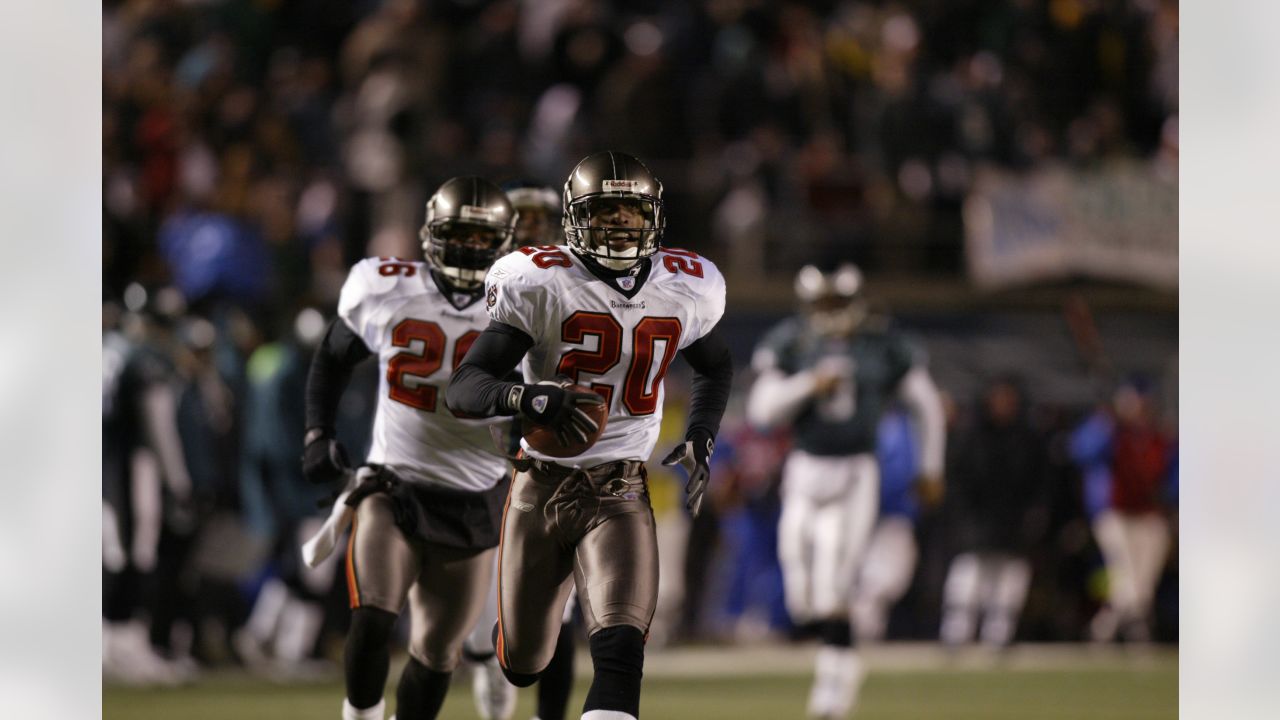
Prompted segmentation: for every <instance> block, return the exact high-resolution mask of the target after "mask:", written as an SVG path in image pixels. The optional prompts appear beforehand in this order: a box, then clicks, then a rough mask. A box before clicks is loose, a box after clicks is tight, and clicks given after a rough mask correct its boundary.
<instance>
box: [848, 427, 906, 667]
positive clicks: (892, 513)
mask: <svg viewBox="0 0 1280 720" xmlns="http://www.w3.org/2000/svg"><path fill="white" fill-rule="evenodd" d="M919 454H920V453H919V449H918V443H917V442H916V438H915V430H914V428H913V427H912V425H911V418H910V416H909V415H907V413H906V412H904V411H903V410H902V409H901V408H899V407H896V406H895V407H894V408H892V409H890V410H889V411H888V412H886V413H885V415H884V417H883V418H881V420H880V425H879V427H878V428H877V431H876V460H877V461H879V463H880V510H879V517H878V519H877V520H876V524H875V528H874V529H873V530H872V531H871V537H870V539H869V540H868V541H867V550H866V554H865V556H864V557H863V562H862V564H861V567H860V568H859V570H858V580H857V582H856V583H855V585H854V590H853V598H852V600H853V608H852V610H853V629H854V632H855V633H857V640H858V641H859V642H879V641H880V640H882V639H884V635H885V631H886V630H887V628H888V624H889V611H890V609H891V608H892V607H893V605H894V603H896V602H898V600H900V599H901V598H902V596H903V595H905V594H906V592H907V590H908V589H909V588H910V587H911V578H912V576H913V575H914V574H915V570H916V560H917V559H918V558H919V554H920V553H919V547H918V546H917V544H916V534H915V533H916V517H917V516H918V515H919V512H920V503H919V500H917V498H916V493H915V491H914V484H915V481H916V479H917V478H918V477H920V457H919Z"/></svg>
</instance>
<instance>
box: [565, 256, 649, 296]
mask: <svg viewBox="0 0 1280 720" xmlns="http://www.w3.org/2000/svg"><path fill="white" fill-rule="evenodd" d="M573 256H574V257H575V258H577V260H578V262H580V263H582V267H584V268H585V269H586V270H587V272H589V273H591V274H592V275H594V276H595V277H596V279H598V280H600V282H602V283H604V284H605V285H606V286H608V287H609V288H610V289H611V290H613V291H614V292H616V293H618V294H620V295H622V296H623V297H625V298H626V299H628V300H630V299H632V298H634V297H635V296H636V295H637V294H638V293H639V292H640V288H642V287H644V284H645V282H647V281H648V279H649V273H650V271H651V270H652V269H653V261H652V258H642V259H641V260H640V262H638V263H636V264H635V265H633V266H632V267H631V268H630V269H627V270H611V269H609V268H607V267H605V266H603V265H601V264H600V263H598V262H596V261H595V260H592V259H591V258H589V257H583V256H582V255H579V254H578V253H576V252H575V253H573Z"/></svg>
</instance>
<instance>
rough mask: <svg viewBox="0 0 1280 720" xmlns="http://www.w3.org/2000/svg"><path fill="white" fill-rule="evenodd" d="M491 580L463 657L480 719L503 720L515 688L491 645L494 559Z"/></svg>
mask: <svg viewBox="0 0 1280 720" xmlns="http://www.w3.org/2000/svg"><path fill="white" fill-rule="evenodd" d="M492 564H493V578H492V582H491V583H490V585H489V592H487V593H485V601H484V607H483V608H482V609H481V611H480V618H479V619H478V620H476V623H475V627H474V628H473V629H472V631H471V634H470V635H468V636H467V640H466V642H465V643H464V644H463V646H462V657H463V658H464V659H466V660H467V662H468V663H469V664H470V666H471V694H472V698H473V699H474V701H475V705H476V714H477V715H479V716H480V718H481V720H506V719H507V718H509V717H511V715H512V713H514V712H515V707H516V686H515V685H512V684H511V683H509V682H507V678H506V676H505V675H503V674H502V666H501V665H499V664H498V654H497V653H496V652H495V651H494V646H493V626H494V625H495V624H496V623H497V622H498V557H497V553H494V557H493V563H492Z"/></svg>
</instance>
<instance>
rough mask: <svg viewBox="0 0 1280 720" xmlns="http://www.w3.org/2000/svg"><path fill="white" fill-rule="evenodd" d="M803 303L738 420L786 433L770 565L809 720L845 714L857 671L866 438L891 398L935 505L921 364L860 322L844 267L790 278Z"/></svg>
mask: <svg viewBox="0 0 1280 720" xmlns="http://www.w3.org/2000/svg"><path fill="white" fill-rule="evenodd" d="M796 294H797V296H798V297H799V299H800V301H801V303H802V304H803V305H804V312H802V313H801V314H800V315H799V316H797V317H793V318H790V319H787V320H785V321H783V322H782V323H781V324H780V325H779V326H777V327H775V328H774V329H773V330H771V331H770V332H769V333H768V335H766V336H765V338H764V340H762V341H761V343H760V345H759V347H757V349H756V352H755V355H754V357H753V358H752V366H753V369H754V370H755V372H756V381H755V384H754V385H753V386H752V388H751V393H750V395H749V397H748V400H747V417H748V420H749V421H750V422H752V423H753V424H756V425H760V426H764V427H769V426H776V425H789V426H790V427H791V428H792V436H793V440H794V449H793V450H792V451H791V454H790V455H789V456H788V458H787V461H786V464H785V466H784V467H783V476H782V517H781V519H780V520H779V523H778V558H779V560H780V561H781V564H782V576H783V585H784V591H785V594H786V602H787V610H788V611H789V612H790V614H791V619H792V620H793V621H794V622H795V623H796V625H797V626H798V628H799V629H800V630H801V631H803V632H806V633H807V634H815V635H817V636H818V637H819V638H820V640H821V643H822V647H821V649H820V650H819V651H818V658H817V667H816V674H815V678H814V684H813V688H812V690H811V692H810V695H809V707H808V714H809V716H810V717H814V718H841V717H845V716H847V715H848V714H849V712H850V710H852V708H853V705H854V703H855V701H856V698H857V693H858V688H859V686H860V684H861V682H862V676H863V674H864V673H863V668H862V666H861V662H860V659H859V658H858V656H857V654H856V653H855V651H854V649H853V630H852V627H851V623H850V597H849V596H850V593H851V591H852V589H853V584H854V581H855V578H856V577H857V572H858V568H859V565H860V563H861V561H862V556H863V553H864V552H865V550H866V546H867V540H868V537H869V536H870V534H871V529H872V527H873V526H874V523H875V519H876V513H877V509H878V498H877V496H878V492H879V485H880V469H879V465H878V464H877V461H876V455H875V449H876V429H877V426H878V425H879V422H880V416H881V414H882V413H883V412H884V409H885V407H886V406H887V405H888V403H889V400H890V399H891V398H892V397H893V396H894V395H895V394H896V395H897V396H898V397H899V398H900V399H901V400H902V402H903V404H904V405H905V407H906V408H907V409H908V411H909V412H910V413H911V415H912V416H913V418H914V420H915V422H916V423H917V427H918V431H919V437H920V455H921V459H920V468H921V477H920V480H919V481H918V484H917V491H918V492H919V493H920V495H921V497H922V499H923V500H924V501H925V503H926V504H930V505H932V504H934V503H936V502H937V500H938V499H939V498H940V496H941V491H942V485H941V475H942V464H943V449H944V448H943V443H944V438H943V432H944V425H943V412H942V401H941V398H940V396H939V394H938V390H937V388H936V387H934V384H933V380H932V379H931V378H930V377H929V373H928V371H927V370H926V369H925V365H924V361H923V359H922V358H921V357H920V355H919V354H918V353H916V352H914V351H913V349H912V348H911V347H910V346H909V345H908V343H907V342H906V341H905V339H904V338H903V337H902V336H901V335H899V334H898V333H896V332H893V331H892V330H891V329H890V327H889V325H888V321H887V320H886V319H885V318H882V317H877V316H872V315H870V314H869V313H868V309H867V303H866V300H865V299H864V297H863V294H862V274H861V273H860V272H859V271H858V269H857V268H856V267H854V266H853V265H848V264H846V265H842V266H840V267H839V268H837V269H836V270H835V271H834V272H831V273H824V272H822V271H820V270H819V269H818V268H816V267H814V266H812V265H810V266H807V267H805V268H803V269H801V271H800V273H799V274H798V275H797V277H796Z"/></svg>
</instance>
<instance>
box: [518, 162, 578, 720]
mask: <svg viewBox="0 0 1280 720" xmlns="http://www.w3.org/2000/svg"><path fill="white" fill-rule="evenodd" d="M503 189H504V190H506V192H507V198H508V199H510V200H511V204H512V205H513V206H514V207H515V209H516V212H518V213H519V214H520V216H519V217H518V218H517V219H516V247H525V246H526V245H559V244H560V243H562V242H564V227H563V225H562V224H561V222H560V195H559V194H558V193H557V192H556V191H555V190H554V189H553V188H550V187H547V186H546V185H539V184H537V183H534V182H532V181H529V180H519V181H515V182H512V183H508V184H506V185H503ZM544 720H545V718H544Z"/></svg>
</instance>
